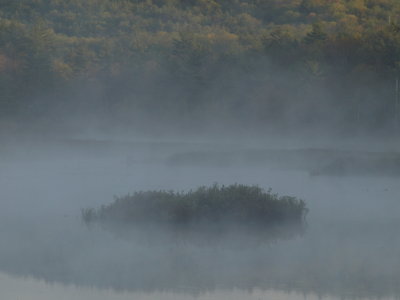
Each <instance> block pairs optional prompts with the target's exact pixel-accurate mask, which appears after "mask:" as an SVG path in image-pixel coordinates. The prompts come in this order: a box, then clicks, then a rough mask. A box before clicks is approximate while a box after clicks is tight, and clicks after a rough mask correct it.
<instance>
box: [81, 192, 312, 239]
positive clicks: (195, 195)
mask: <svg viewBox="0 0 400 300" xmlns="http://www.w3.org/2000/svg"><path fill="white" fill-rule="evenodd" d="M307 212H308V209H307V207H306V204H305V202H304V201H303V200H300V199H297V198H295V197H290V196H278V195H277V194H273V193H272V192H271V191H270V190H268V191H267V192H265V191H264V190H263V189H261V188H260V187H258V186H246V185H240V184H234V185H229V186H223V185H222V186H219V185H216V184H215V185H213V186H211V187H200V188H198V189H196V190H191V191H189V192H173V191H144V192H143V191H140V192H135V193H134V194H132V195H127V196H123V197H117V198H116V199H115V201H114V202H113V203H111V204H109V205H106V206H101V207H100V208H99V209H93V208H88V209H84V210H82V218H83V221H84V222H85V223H86V224H93V223H100V224H102V225H104V226H105V227H110V228H111V227H114V228H117V227H120V228H121V226H122V228H125V229H126V228H129V227H139V228H141V227H143V226H148V225H150V226H153V225H155V226H160V228H164V229H165V228H172V229H185V230H189V231H190V230H199V229H200V230H207V231H214V232H215V231H217V232H219V231H222V232H225V231H231V230H236V229H246V230H247V229H250V230H252V229H257V230H258V229H261V230H266V231H268V232H269V233H273V232H274V231H276V230H280V231H282V232H283V231H284V230H282V229H290V231H291V233H294V232H296V233H300V232H301V231H302V230H303V229H304V226H305V216H306V214H307Z"/></svg>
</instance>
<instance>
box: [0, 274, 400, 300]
mask: <svg viewBox="0 0 400 300" xmlns="http://www.w3.org/2000/svg"><path fill="white" fill-rule="evenodd" d="M186 289H190V288H186ZM0 291H1V296H2V299H23V300H25V299H29V300H54V299H57V300H64V299H65V300H71V299H74V300H81V299H82V300H103V299H104V300H109V299H113V300H128V299H129V300H132V299H135V300H150V299H151V300H154V299H164V300H190V299H193V300H214V299H215V300H217V299H218V300H243V299H248V300H261V299H274V300H301V299H304V300H340V299H341V298H338V297H334V296H327V295H317V294H313V293H310V294H303V293H298V292H283V291H279V290H260V289H253V290H240V289H232V290H215V291H199V292H196V291H194V292H193V291H191V292H186V291H185V288H182V291H180V292H159V291H158V292H127V291H119V292H117V291H114V290H111V289H98V288H94V287H93V288H87V287H85V288H83V287H77V286H73V285H68V286H65V285H62V284H49V283H46V282H44V281H43V280H37V279H33V278H16V277H11V276H9V275H6V274H4V273H0ZM357 299H360V300H362V299H361V298H357ZM366 299H367V298H366ZM380 299H381V300H392V299H393V300H394V299H395V298H380ZM397 299H398V298H397Z"/></svg>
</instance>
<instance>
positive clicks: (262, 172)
mask: <svg viewBox="0 0 400 300" xmlns="http://www.w3.org/2000/svg"><path fill="white" fill-rule="evenodd" d="M36 147H37V149H39V148H38V146H36ZM69 147H70V148H68V147H67V148H66V149H65V151H60V150H59V149H58V148H57V149H55V150H54V149H53V151H48V152H47V153H45V155H43V154H40V155H39V154H38V153H40V151H38V150H37V149H36V150H35V148H32V150H31V151H28V150H27V151H25V152H24V153H23V154H19V155H15V156H12V155H10V158H8V159H2V160H1V161H0V166H1V168H0V199H1V202H0V296H1V298H2V299H41V300H48V299H346V298H349V299H353V298H359V299H378V298H379V299H399V296H400V254H399V253H400V237H399V234H398V228H400V227H399V225H400V220H399V219H400V218H399V216H400V184H399V178H396V177H372V176H340V177H339V176H309V174H308V173H307V172H304V171H302V170H271V169H270V168H267V167H266V166H265V165H262V164H259V165H257V164H252V165H246V164H243V163H240V164H239V163H233V164H228V165H227V164H223V165H217V166H212V165H204V164H201V162H200V163H198V164H192V165H176V166H174V165H171V164H169V163H167V161H168V157H169V156H170V155H173V154H174V153H180V152H184V151H188V149H186V148H185V147H183V146H182V145H175V146H174V145H172V146H171V145H170V144H168V146H167V147H166V146H165V145H164V146H162V145H158V146H157V147H155V146H154V145H147V146H143V145H141V146H140V147H132V146H130V147H128V148H129V149H128V148H126V149H125V148H123V147H122V148H123V149H122V148H118V149H116V148H115V147H114V148H113V147H109V148H108V150H107V151H105V150H104V151H99V152H96V151H92V150H91V151H86V150H85V149H84V150H85V151H83V150H82V149H81V148H79V147H78V148H79V149H78V150H76V149H75V148H71V146H69ZM96 147H97V146H96ZM208 147H209V146H208ZM137 148H140V151H139V150H138V151H135V149H137ZM187 148H190V149H189V150H191V149H192V148H193V146H190V147H187ZM110 149H111V150H110ZM132 149H133V150H132ZM100 150H101V149H100ZM128 150H129V151H128ZM35 151H37V152H35ZM207 151H212V150H209V149H208V150H207ZM218 151H219V149H218ZM215 182H218V183H220V184H232V183H243V184H257V185H259V186H261V187H263V188H265V189H268V188H272V189H273V191H274V192H276V193H278V194H280V195H292V196H297V197H300V198H302V199H304V200H306V202H307V204H308V207H309V209H310V213H309V215H308V218H307V220H308V228H307V231H306V233H305V234H304V236H301V237H297V238H295V239H291V240H282V241H277V242H275V243H272V244H271V243H266V244H265V243H263V241H260V242H259V243H256V244H254V245H253V244H251V245H250V244H246V243H244V241H245V239H242V238H243V237H240V236H233V237H230V240H226V241H225V240H223V241H218V243H215V242H210V241H207V240H204V241H203V242H202V243H200V244H190V243H189V244H187V243H176V242H174V241H171V240H168V239H167V238H166V237H165V236H164V235H163V234H162V233H160V234H159V235H150V234H149V233H146V232H143V233H140V234H138V236H136V237H135V238H133V239H129V240H127V239H124V238H121V237H118V236H114V235H113V234H111V233H109V232H105V231H103V230H101V229H99V228H87V227H85V226H84V225H83V224H82V222H81V220H80V210H81V208H85V207H88V206H95V207H97V206H99V205H102V204H107V203H110V202H111V201H112V200H113V196H114V195H124V194H127V193H131V192H133V191H135V190H147V189H167V190H170V189H173V190H188V189H190V188H196V187H198V186H200V185H210V184H213V183H215ZM396 297H397V298H396Z"/></svg>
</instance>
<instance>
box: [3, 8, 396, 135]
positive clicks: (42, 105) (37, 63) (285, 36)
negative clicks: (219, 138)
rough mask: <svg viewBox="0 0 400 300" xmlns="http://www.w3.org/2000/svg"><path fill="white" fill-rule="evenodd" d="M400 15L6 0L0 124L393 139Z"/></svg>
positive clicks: (384, 11)
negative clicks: (358, 134) (306, 132)
mask: <svg viewBox="0 0 400 300" xmlns="http://www.w3.org/2000/svg"><path fill="white" fill-rule="evenodd" d="M399 16H400V2H399V1H396V0H326V1H323V0H230V1H227V0H71V1H60V0H20V1H14V0H2V1H1V4H0V92H1V96H0V128H1V131H2V132H7V131H10V132H12V131H15V130H21V129H22V128H25V127H27V126H28V125H29V127H31V128H32V127H35V126H37V128H39V129H41V130H42V129H44V128H47V129H49V128H51V129H65V128H67V127H68V126H69V127H70V128H74V126H75V129H76V128H79V127H80V126H93V127H95V128H97V129H101V128H102V127H104V128H106V127H110V126H113V127H115V128H135V129H136V130H138V131H144V132H147V131H148V132H152V131H155V132H163V130H166V128H172V129H174V130H187V129H189V128H190V129H193V130H198V131H202V130H206V129H213V128H214V129H215V128H216V127H218V126H219V127H220V128H222V129H223V128H232V126H233V124H235V125H236V126H237V128H247V129H252V128H257V130H259V131H269V130H278V131H281V132H287V131H288V130H292V129H293V128H297V129H298V128H310V129H315V128H318V129H324V130H325V129H327V128H330V129H332V130H334V131H335V132H337V133H344V132H347V133H348V132H355V131H360V130H362V131H368V132H378V133H380V134H381V133H383V132H385V133H395V132H396V131H397V128H398V123H399V122H398V119H399V114H400V109H399V103H398V102H399V99H398V98H399V95H398V94H399V93H398V79H397V78H398V77H399V74H400V20H399ZM98 120H101V122H100V121H98ZM166 124H168V125H166ZM224 126H225V127H224ZM179 128H181V129H179ZM182 128H184V129H182Z"/></svg>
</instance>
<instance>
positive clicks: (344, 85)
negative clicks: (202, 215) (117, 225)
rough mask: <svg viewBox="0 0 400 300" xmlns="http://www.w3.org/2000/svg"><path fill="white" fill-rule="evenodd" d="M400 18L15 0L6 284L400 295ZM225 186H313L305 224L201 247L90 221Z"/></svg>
mask: <svg viewBox="0 0 400 300" xmlns="http://www.w3.org/2000/svg"><path fill="white" fill-rule="evenodd" d="M399 15H400V2H399V1H397V0H369V1H358V0H357V1H356V0H354V1H347V0H346V1H344V0H337V1H317V0H302V1H300V0H288V1H279V0H271V1H259V0H235V1H226V0H201V1H197V0H196V1H183V0H163V1H161V0H150V1H141V0H130V1H125V0H121V1H111V0H90V1H86V0H77V1H58V0H36V1H32V0H20V1H12V0H3V1H1V5H0V295H2V292H3V290H2V287H1V281H2V280H4V281H3V282H9V283H10V284H9V285H8V284H4V283H3V284H4V285H5V286H6V287H11V286H14V287H15V289H14V292H12V290H11V292H10V289H11V288H9V289H8V291H9V294H5V295H11V296H10V297H9V298H12V297H14V298H18V297H20V298H21V297H22V298H24V299H25V298H26V297H27V296H26V294H23V293H24V292H26V291H27V290H29V286H31V284H32V285H35V284H39V285H38V286H39V287H38V289H39V290H45V291H46V292H48V293H50V294H51V293H56V294H57V293H58V294H59V296H60V297H61V296H62V295H65V293H67V294H68V293H76V294H75V295H76V297H78V296H77V295H78V294H79V295H80V297H86V298H90V297H95V296H96V297H101V295H100V294H101V291H102V290H101V288H104V289H106V291H107V293H110V295H112V296H113V297H117V296H116V294H115V291H120V292H121V294H119V295H120V296H121V297H125V296H126V295H127V294H126V293H129V291H130V292H135V293H141V294H140V296H141V297H144V298H146V297H153V296H154V295H155V296H154V297H161V296H160V295H161V294H157V293H162V291H164V292H168V293H169V294H168V295H167V296H168V297H171V298H173V299H176V297H184V296H182V293H188V294H190V296H196V295H198V296H202V297H205V298H206V299H207V297H208V296H209V297H210V298H212V297H214V298H219V297H226V298H229V299H233V297H237V298H240V297H246V295H247V296H248V297H255V298H258V297H261V296H262V295H267V292H266V290H268V293H274V292H276V293H277V294H273V296H271V295H272V294H268V295H270V297H283V299H284V297H285V295H286V294H285V293H283V294H282V291H283V292H286V291H297V292H299V294H294V297H295V299H296V298H298V297H300V295H309V294H313V295H314V296H315V295H317V296H318V295H320V296H321V297H322V296H324V295H331V296H332V297H342V298H352V297H361V298H362V297H364V298H368V297H370V298H379V297H386V296H387V297H390V296H391V297H399V286H400V282H399V281H400V257H399V255H398V253H400V251H399V250H400V238H399V236H398V228H399V225H400V224H399V222H400V221H399V218H398V216H399V213H400V211H399V210H400V206H399V195H400V186H399V184H398V181H399V177H400V154H399V148H400V143H399V139H398V137H399V128H400V127H399V120H400V92H399V84H398V79H399V61H400V51H399V49H400V35H399V32H400V29H399V25H398V16H399ZM213 183H219V184H233V183H240V184H249V185H259V186H261V187H263V188H265V189H268V188H272V190H273V192H276V193H279V194H280V195H290V196H295V197H299V198H302V199H304V200H305V201H306V203H307V205H308V207H309V209H310V212H309V215H308V216H307V222H308V227H307V231H306V233H305V234H304V235H303V236H301V237H297V238H295V239H292V240H280V241H277V242H276V243H265V242H264V241H259V242H258V243H256V244H247V243H245V242H244V241H245V239H243V237H241V236H240V235H233V236H230V237H227V238H226V239H225V240H222V241H219V242H218V243H214V242H210V241H207V240H205V241H204V243H197V244H192V243H188V242H185V241H176V240H173V239H170V236H168V234H166V233H165V232H137V233H136V234H135V235H134V236H133V237H132V238H131V239H126V238H123V237H120V236H115V235H113V234H111V233H109V232H107V231H104V230H102V229H101V228H97V227H91V228H87V227H86V226H84V224H82V222H81V219H80V213H81V209H82V208H87V207H98V206H100V205H103V204H108V203H110V202H111V201H112V200H113V196H114V195H117V196H121V195H125V194H127V193H132V192H134V191H138V190H149V189H150V190H153V189H155V190H159V189H165V190H176V191H182V190H184V191H187V190H189V189H195V188H197V187H199V186H201V185H211V184H213ZM48 283H50V284H48ZM51 284H54V285H53V286H51ZM64 285H69V286H68V288H67V287H64ZM6 287H4V288H6ZM83 287H84V288H83ZM54 288H55V290H54ZM63 288H65V290H64V292H65V291H66V292H65V293H64V292H63V291H62V290H63ZM86 288H88V289H86ZM207 291H208V292H209V293H208V294H207ZM248 292H249V293H248ZM250 292H253V293H250ZM3 293H6V292H3ZM32 293H33V292H32ZM43 293H45V292H43ZM98 293H100V294H98ZM124 293H125V294H124ZM149 293H155V294H149ZM221 293H222V294H223V295H222V294H221ZM188 294H184V295H188ZM32 295H33V294H32ZM35 295H36V297H37V298H38V297H39V296H37V294H35ZM69 295H71V294H69ZM94 295H95V296H94ZM124 295H125V296H124ZM129 295H131V294H129ZM136 295H137V294H136ZM149 295H150V296H149ZM165 295H166V294H164V296H165ZM2 296H4V295H2ZM32 297H33V296H32ZM47 297H48V298H50V297H51V298H54V296H47ZM102 297H107V296H104V294H102ZM70 298H72V297H70ZM326 299H328V298H326Z"/></svg>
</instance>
